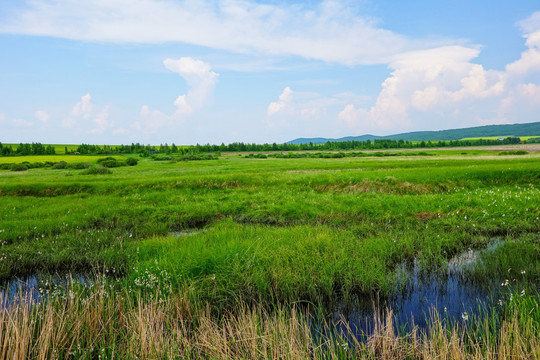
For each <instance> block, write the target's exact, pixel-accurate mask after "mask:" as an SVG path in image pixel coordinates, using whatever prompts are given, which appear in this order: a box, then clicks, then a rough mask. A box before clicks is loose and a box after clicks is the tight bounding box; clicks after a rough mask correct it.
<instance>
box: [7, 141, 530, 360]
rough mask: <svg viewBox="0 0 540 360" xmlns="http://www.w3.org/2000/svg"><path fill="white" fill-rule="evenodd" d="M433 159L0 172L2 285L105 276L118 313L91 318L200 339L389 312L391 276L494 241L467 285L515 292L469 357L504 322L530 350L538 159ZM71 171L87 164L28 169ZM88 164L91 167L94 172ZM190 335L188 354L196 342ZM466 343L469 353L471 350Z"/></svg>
mask: <svg viewBox="0 0 540 360" xmlns="http://www.w3.org/2000/svg"><path fill="white" fill-rule="evenodd" d="M428 152H429V153H430V154H431V156H410V154H408V155H407V154H404V155H399V154H398V155H396V156H388V157H378V156H367V157H344V158H336V159H325V158H296V159H295V158H290V159H289V158H287V159H276V158H267V159H253V158H244V157H241V156H222V157H219V158H218V159H214V160H205V161H197V160H194V161H180V162H171V161H154V160H152V159H151V158H145V159H140V161H139V163H138V164H137V166H123V167H115V168H114V169H112V172H111V173H108V174H104V175H85V173H84V172H85V170H76V169H69V168H65V169H56V170H55V169H51V168H33V169H29V170H27V171H24V172H12V171H0V199H1V201H2V206H1V207H0V244H1V245H0V280H2V281H6V280H8V279H12V278H13V277H16V276H26V275H31V274H35V273H40V272H44V273H53V274H54V273H66V272H71V273H98V274H102V275H107V276H108V275H109V274H113V275H114V276H113V278H112V279H110V280H105V285H103V286H105V287H107V288H109V289H112V290H114V294H115V295H111V297H112V296H119V298H118V301H117V300H115V301H114V302H110V303H109V302H106V303H107V304H108V305H106V306H105V305H104V306H105V307H104V308H103V309H101V308H96V309H93V308H92V309H89V310H88V311H89V312H91V313H92V314H100V315H96V316H98V317H99V318H100V316H103V317H104V318H107V317H108V316H113V317H114V318H115V319H116V320H114V321H115V324H117V325H115V327H116V326H121V325H120V323H121V322H122V321H124V320H125V319H127V318H130V319H133V318H134V317H137V316H140V314H141V312H142V311H143V310H142V309H143V308H144V309H146V308H147V307H150V308H151V307H152V306H153V305H156V306H158V308H159V306H162V305H160V304H166V306H167V311H169V310H170V311H176V312H178V313H174V314H173V315H171V317H170V318H167V319H168V320H167V321H171V324H172V323H173V322H174V321H176V320H175V319H177V318H178V317H180V316H184V315H185V314H188V315H186V316H187V318H186V319H187V320H186V324H187V323H189V324H192V325H190V326H193V329H199V328H200V326H202V325H203V324H204V321H214V320H215V321H216V322H217V323H218V324H221V321H225V320H224V319H233V320H234V319H236V318H234V316H240V315H241V314H244V313H245V312H246V311H248V312H249V311H251V310H249V309H258V310H254V311H263V312H264V313H267V312H268V313H269V314H276V313H278V312H279V311H281V310H279V309H287V310H286V311H289V310H291V309H292V308H293V307H294V306H295V305H296V304H306V303H309V304H315V305H316V306H320V307H319V308H321V309H322V308H327V306H330V307H332V306H334V305H336V304H343V303H348V302H350V303H353V302H354V301H355V299H357V298H358V297H361V298H366V297H370V296H377V294H379V295H380V296H383V297H384V296H385V295H386V294H389V293H392V292H396V291H399V290H400V289H401V286H402V285H403V284H402V283H401V282H400V281H401V280H400V279H399V277H398V276H397V273H398V272H397V269H399V268H400V266H402V265H403V264H404V263H406V264H407V263H408V264H411V263H413V262H414V261H416V262H417V263H419V264H420V265H421V267H423V268H424V269H428V270H430V271H435V270H436V269H444V267H445V264H446V263H447V261H448V260H449V259H451V258H452V257H454V256H456V255H458V254H460V253H462V252H463V251H466V250H467V249H469V248H470V249H482V248H485V247H486V246H488V245H489V244H492V243H493V241H494V239H499V240H501V241H502V242H503V245H501V246H499V247H495V248H494V249H493V250H492V251H486V252H483V253H482V255H481V259H480V261H479V262H477V263H475V264H474V266H471V267H470V268H467V269H466V276H468V277H470V278H471V279H474V280H475V281H478V282H479V283H485V285H486V286H491V285H492V284H493V281H499V282H501V283H504V282H505V281H506V280H508V282H509V284H508V286H507V285H505V286H504V289H508V292H507V293H505V294H506V295H505V298H504V299H494V301H498V300H501V303H502V304H503V305H502V306H501V308H500V309H499V308H496V309H491V310H490V311H489V313H487V314H480V315H479V318H478V319H477V320H475V321H476V322H475V324H477V325H478V331H476V332H474V333H472V335H471V336H477V335H478V339H476V340H474V339H473V338H470V337H468V338H464V339H465V340H463V341H464V342H465V343H466V342H467V341H471V343H473V344H477V343H478V344H486V342H489V346H491V347H493V348H497V344H496V343H495V342H493V341H494V340H492V339H494V338H497V339H499V335H498V334H497V331H499V329H500V326H502V325H501V323H502V322H503V320H504V321H507V320H508V321H510V320H512V319H517V320H515V321H518V323H517V324H514V325H515V327H516V329H517V328H519V329H526V331H525V332H524V334H526V335H524V336H525V337H527V336H529V337H530V335H529V334H533V333H535V330H536V329H538V322H539V320H540V318H539V316H540V314H538V310H535V308H534V304H537V303H538V280H539V279H540V235H539V234H540V221H539V218H540V205H539V204H540V167H539V165H540V156H539V155H538V154H535V153H530V154H528V155H526V156H498V155H497V153H492V152H486V151H484V150H475V149H473V150H466V151H463V150H456V151H449V152H448V151H428ZM416 153H417V151H416ZM463 153H464V154H463ZM488 154H489V155H492V156H487V155H488ZM20 158H21V159H25V160H26V161H30V160H27V159H29V158H33V157H20ZM71 158H73V159H76V162H80V161H83V160H81V158H83V157H81V156H73V157H71V156H49V157H39V159H40V160H36V159H32V160H31V161H41V162H45V161H51V162H54V161H59V160H63V161H66V162H67V161H68V159H71ZM86 158H88V160H86V161H88V162H91V163H93V164H95V163H96V162H97V160H98V159H100V158H103V156H101V157H94V156H91V157H90V156H89V157H86ZM119 158H122V157H119ZM5 159H7V160H13V159H15V158H5ZM171 233H175V234H171ZM514 280H515V281H514ZM100 286H101V285H100ZM81 291H82V294H84V291H85V290H81ZM523 291H524V294H525V295H523V296H522V295H521V294H522V292H523ZM97 294H102V292H97V293H96V297H99V296H98V295H97ZM119 294H120V295H119ZM124 295H125V296H124ZM62 296H65V294H64V295H62ZM100 296H101V295H100ZM503 300H504V301H503ZM54 301H57V303H56V304H57V305H58V304H60V302H61V301H67V302H69V301H68V300H67V298H65V299H64V300H61V299H60V300H59V299H56V300H54ZM59 301H60V302H59ZM81 301H82V300H81ZM107 301H112V300H107ZM154 301H155V302H154ZM70 304H71V303H70ZM81 304H84V303H83V302H81ZM118 304H121V305H122V306H123V307H126V306H129V304H131V305H132V306H133V307H132V308H129V309H128V308H125V309H124V310H125V314H120V313H121V312H122V311H120V310H113V309H117V306H118ZM186 304H189V306H188V305H186ZM239 304H241V305H239ZM57 305H54V306H57ZM98 305H99V304H97V305H96V306H98ZM58 306H60V305H58ZM77 306H79V305H77ZM80 306H82V305H80ZM92 306H93V305H92ZM163 306H165V305H163ZM184 306H186V308H184ZM54 309H56V308H54ZM54 309H53V310H54ZM60 309H61V308H60ZM77 309H78V310H77ZM81 309H82V308H79V307H76V308H73V309H71V310H69V311H70V313H69V314H70V315H69V316H71V317H72V318H73V319H77V318H80V319H88V317H84V316H82V314H83V313H84V311H86V310H81ZM84 309H86V308H84ZM171 309H176V310H171ZM531 309H532V310H533V312H532V313H531V312H530V311H531ZM536 309H537V308H536ZM53 310H51V311H53ZM57 310H58V309H56V310H54V311H57ZM492 310H493V311H492ZM58 311H60V310H58ZM79 311H80V313H78V312H79ZM100 311H103V313H102V314H101V313H100ZM164 311H165V310H164ZM535 311H536V312H535ZM179 313H181V314H182V315H179ZM126 314H127V315H126ZM239 314H240V315H239ZM516 314H517V315H516ZM79 315H80V316H79ZM85 316H86V315H85ZM229 316H230V317H229ZM272 316H274V315H268V316H267V317H265V319H266V320H260V321H261V326H278V325H277V322H276V321H277V320H275V319H274V320H272V319H273V318H272ZM291 316H292V315H291ZM12 318H13V317H12ZM308 318H309V317H308ZM100 319H101V318H100ZM154 320H156V322H157V323H159V319H158V318H156V319H154ZM84 321H86V320H84ZM100 321H101V320H100ZM141 321H142V320H141ZM152 321H153V320H152ZM234 321H237V320H234ZM242 321H243V320H242ZM257 321H259V320H257ZM272 321H274V322H275V323H272ZM512 321H513V320H512ZM76 322H77V320H73V323H76ZM116 322H117V323H116ZM239 322H240V320H239V319H238V324H239ZM176 323H177V324H178V321H176ZM92 324H94V322H92ZM137 324H139V323H137ZM235 324H237V323H235ZM271 324H274V325H271ZM85 326H86V325H85ZM88 326H91V325H88ZM130 326H131V325H130ZM133 326H135V325H133ZM219 326H221V325H219ZM219 326H216V328H217V329H221V328H220V327H219ZM231 326H232V325H231ZM246 326H247V325H246ZM254 327H255V328H258V325H257V326H254ZM21 328H24V324H22V325H21ZM96 329H97V328H96ZM246 329H247V327H246ZM269 329H270V327H269ZM482 329H483V330H482ZM184 330H185V331H187V332H186V333H183V334H184V335H185V336H188V337H190V339H191V337H193V339H194V338H196V335H194V334H195V333H193V332H192V329H191V328H189V329H188V328H185V329H184ZM184 330H182V331H184ZM36 331H37V330H36ZM96 331H97V332H98V333H103V332H100V331H101V330H99V329H97V330H96ZM122 331H126V333H131V332H133V331H134V330H133V327H129V326H128V327H126V328H123V330H122ZM193 331H194V330H193ZM197 331H198V330H197ZM220 331H221V330H220ZM452 331H458V330H455V329H454V330H452ZM459 331H462V330H459ZM482 331H483V333H482ZM83 332H84V331H83ZM238 332H239V333H242V330H241V329H239V330H238ZM87 333H90V332H87ZM459 334H462V335H463V334H468V335H470V334H471V333H468V332H465V333H463V332H460V333H459ZM486 334H487V335H486ZM462 335H459V336H462ZM468 335H467V336H468ZM111 336H112V337H111V339H112V340H111V339H109V338H107V337H106V336H105V337H104V338H103V339H102V341H103V343H102V344H103V346H106V347H107V349H108V350H107V351H109V352H111V351H113V350H111V349H115V346H116V344H117V343H122V344H124V345H122V346H127V345H125V342H124V341H123V340H119V339H116V338H115V337H114V336H113V335H111ZM141 336H142V335H141ZM163 336H164V338H167V336H166V335H163ZM197 336H198V335H197ZM456 336H457V335H456ZM407 338H409V337H407ZM500 338H504V336H503V335H500ZM80 339H83V340H84V341H89V340H88V339H86V338H85V337H84V336H83V335H81V338H80ZM107 339H108V340H107ZM83 340H80V341H83ZM533 340H535V341H536V342H537V339H533ZM77 341H79V340H77ZM84 341H83V343H84ZM100 341H101V340H100ZM171 341H172V340H171ZM190 341H191V340H190ZM490 341H491V342H490ZM227 343H228V342H227V341H225V342H224V344H227ZM465 343H464V344H463V349H464V351H468V350H466V349H469V350H470V349H471V347H468V345H467V344H465ZM332 344H334V345H335V343H332ZM334 345H332V346H334ZM338 345H339V343H338ZM475 346H476V345H475ZM308 348H309V346H308ZM336 349H338V348H336ZM124 350H125V349H122V351H124ZM197 351H199V350H197ZM186 356H187V355H186Z"/></svg>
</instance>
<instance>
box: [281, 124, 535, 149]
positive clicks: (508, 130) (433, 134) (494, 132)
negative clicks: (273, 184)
mask: <svg viewBox="0 0 540 360" xmlns="http://www.w3.org/2000/svg"><path fill="white" fill-rule="evenodd" d="M493 136H516V137H518V136H540V121H539V122H532V123H523V124H504V125H482V126H473V127H468V128H459V129H447V130H433V131H412V132H406V133H399V134H394V135H386V136H377V135H371V134H365V135H360V136H345V137H341V138H337V139H333V138H324V137H315V138H297V139H294V140H291V141H288V142H287V144H309V143H310V142H311V143H313V144H323V143H326V142H328V141H330V142H337V141H367V140H371V141H373V140H377V139H387V140H405V141H439V140H460V139H464V138H475V137H493Z"/></svg>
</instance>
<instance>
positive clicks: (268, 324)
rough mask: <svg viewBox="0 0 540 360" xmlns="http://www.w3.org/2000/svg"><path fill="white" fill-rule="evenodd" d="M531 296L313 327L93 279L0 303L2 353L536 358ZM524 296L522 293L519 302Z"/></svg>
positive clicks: (283, 316)
mask: <svg viewBox="0 0 540 360" xmlns="http://www.w3.org/2000/svg"><path fill="white" fill-rule="evenodd" d="M537 299H538V298H537V297H536V299H535V298H530V297H529V298H528V299H522V301H521V302H519V303H514V304H513V305H511V306H509V308H508V309H507V311H506V315H505V316H503V317H502V318H501V319H500V324H498V323H497V324H495V323H496V321H493V318H494V317H495V315H493V314H486V315H484V316H483V317H479V318H471V319H468V320H467V322H461V323H459V322H458V323H454V324H451V323H448V322H447V321H446V320H445V319H442V318H441V317H440V315H439V314H437V313H435V312H433V313H432V314H431V321H430V323H429V326H428V328H427V329H419V328H414V329H413V330H412V331H410V332H408V333H401V334H399V332H398V331H397V330H396V328H395V324H394V322H393V320H392V311H391V310H387V311H386V312H384V314H382V315H381V313H379V312H378V311H375V312H374V324H375V326H374V330H373V332H372V333H369V334H360V335H358V334H356V333H355V331H354V330H352V329H351V328H349V327H348V326H347V325H346V323H344V326H341V327H340V328H339V329H340V330H338V328H336V327H335V326H334V325H328V324H324V323H323V325H322V326H315V323H316V319H314V318H313V317H312V316H311V315H309V314H307V313H305V312H304V311H302V310H299V309H297V308H295V307H292V308H283V307H279V306H278V307H276V308H275V309H274V310H272V311H268V310H267V309H265V308H260V307H246V306H243V305H241V304H238V305H237V307H236V308H235V311H234V312H230V313H228V314H225V315H224V316H222V317H220V318H215V317H213V316H212V315H211V309H210V304H207V305H204V304H193V303H190V302H189V301H188V300H187V297H186V296H185V294H181V293H175V294H172V295H170V296H168V297H167V298H165V299H158V298H156V297H155V298H154V299H150V298H148V297H142V296H141V294H140V293H129V292H127V291H120V292H118V291H113V290H111V289H110V288H109V287H108V286H107V283H106V282H98V283H96V284H95V285H94V287H93V289H92V290H90V291H88V292H86V293H83V292H76V291H72V290H67V291H66V294H65V295H64V296H56V297H52V298H49V299H48V300H47V301H45V302H44V303H39V304H35V303H30V302H25V301H24V298H19V301H16V302H15V303H11V304H6V303H2V304H0V305H1V309H0V359H53V358H55V359H66V358H69V359H89V358H92V359H306V358H317V359H318V358H329V359H342V358H355V359H501V360H502V359H538V357H539V356H540V337H539V335H538V334H539V333H538V331H539V330H540V326H539V322H538V321H539V318H538V311H537V312H536V313H535V314H534V315H533V316H531V315H530V312H529V310H530V309H529V308H530V307H531V306H532V307H533V310H534V306H536V307H537V306H538V302H537ZM525 300H526V301H525Z"/></svg>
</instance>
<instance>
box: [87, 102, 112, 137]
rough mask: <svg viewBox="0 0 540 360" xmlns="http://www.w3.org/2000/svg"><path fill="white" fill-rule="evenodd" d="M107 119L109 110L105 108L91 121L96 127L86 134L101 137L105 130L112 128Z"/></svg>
mask: <svg viewBox="0 0 540 360" xmlns="http://www.w3.org/2000/svg"><path fill="white" fill-rule="evenodd" d="M108 119H109V108H108V107H105V108H104V109H102V110H101V111H100V112H98V113H97V114H96V115H95V116H94V117H93V119H92V121H93V122H94V124H95V125H96V127H95V128H93V129H90V130H89V131H88V133H90V134H97V135H102V134H103V133H104V132H105V130H106V129H107V128H109V127H111V126H113V124H112V123H111V122H109V121H108Z"/></svg>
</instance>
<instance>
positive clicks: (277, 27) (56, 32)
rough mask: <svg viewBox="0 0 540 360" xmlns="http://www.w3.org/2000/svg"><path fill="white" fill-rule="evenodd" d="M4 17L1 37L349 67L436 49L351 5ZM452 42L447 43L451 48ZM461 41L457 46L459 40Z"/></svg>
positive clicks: (28, 4)
mask: <svg viewBox="0 0 540 360" xmlns="http://www.w3.org/2000/svg"><path fill="white" fill-rule="evenodd" d="M22 3H23V5H20V6H15V5H12V8H11V9H10V10H11V11H10V16H9V17H5V18H0V33H8V34H25V35H38V36H53V37H60V38H67V39H73V40H82V41H102V42H113V43H119V42H128V43H164V42H182V43H189V44H195V45H202V46H207V47H212V48H217V49H222V50H228V51H233V52H237V53H248V54H261V53H262V54H267V55H295V56H301V57H304V58H308V59H317V60H323V61H329V62H336V63H342V64H349V65H352V64H373V63H386V62H387V59H388V58H389V57H390V56H392V55H394V54H397V53H400V52H403V51H407V50H413V49H419V48H426V47H428V46H433V41H417V40H412V39H409V38H407V37H405V36H402V35H399V34H396V33H393V32H392V31H389V30H386V29H383V28H380V27H377V24H376V23H375V21H373V19H372V18H370V17H368V16H363V15H362V14H361V13H360V12H361V11H360V6H359V5H356V4H355V3H354V2H350V1H345V0H324V1H320V2H316V3H305V4H300V3H298V2H296V3H287V2H281V1H280V2H271V3H270V2H265V3H259V2H256V1H253V0H251V1H248V0H200V1H192V0H178V1H163V0H131V1H126V0H108V1H74V0H26V1H23V2H22ZM448 42H449V41H448V40H447V41H445V43H446V44H447V43H448ZM454 43H455V41H454ZM439 45H442V44H441V43H440V42H439Z"/></svg>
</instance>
